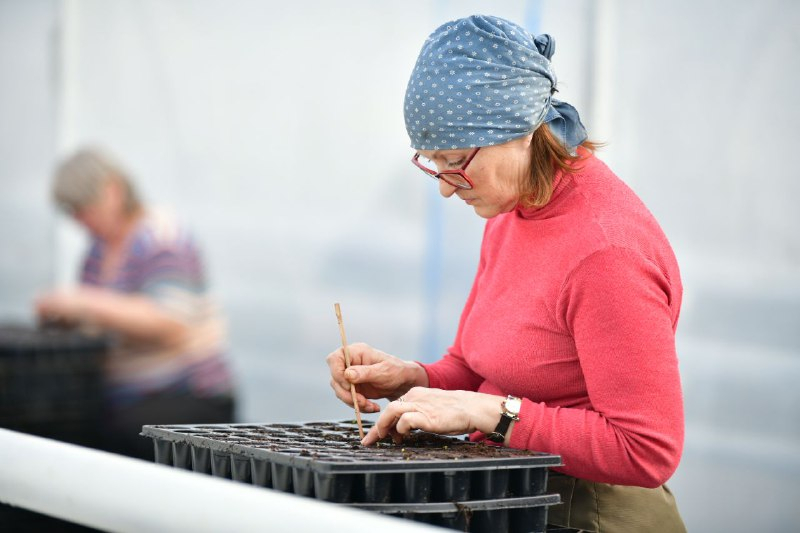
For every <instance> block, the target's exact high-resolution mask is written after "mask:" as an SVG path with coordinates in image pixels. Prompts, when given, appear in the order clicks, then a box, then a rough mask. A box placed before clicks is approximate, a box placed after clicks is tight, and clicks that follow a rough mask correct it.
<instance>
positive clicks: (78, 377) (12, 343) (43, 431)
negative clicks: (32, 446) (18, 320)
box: [0, 324, 108, 445]
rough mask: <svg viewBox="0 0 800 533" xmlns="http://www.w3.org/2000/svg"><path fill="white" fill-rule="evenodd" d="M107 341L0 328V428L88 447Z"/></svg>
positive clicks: (63, 332)
mask: <svg viewBox="0 0 800 533" xmlns="http://www.w3.org/2000/svg"><path fill="white" fill-rule="evenodd" d="M107 351H108V339H107V338H106V337H101V336H88V335H85V334H82V333H80V332H77V331H74V330H64V329H50V328H48V329H38V328H33V327H29V326H21V325H8V324H6V325H0V426H3V427H7V428H10V429H14V430H17V431H23V432H27V433H33V434H36V435H41V436H45V437H51V438H56V439H60V440H66V441H68V442H74V443H78V444H87V445H92V444H93V442H94V440H95V439H96V438H97V432H98V431H99V428H98V425H99V422H100V415H101V409H102V365H103V360H104V359H105V356H106V353H107Z"/></svg>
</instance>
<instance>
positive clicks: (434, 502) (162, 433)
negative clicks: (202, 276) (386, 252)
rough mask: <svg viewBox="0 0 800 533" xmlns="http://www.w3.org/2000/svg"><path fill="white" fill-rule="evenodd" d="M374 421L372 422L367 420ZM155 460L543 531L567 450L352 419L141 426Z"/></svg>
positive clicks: (443, 522)
mask: <svg viewBox="0 0 800 533" xmlns="http://www.w3.org/2000/svg"><path fill="white" fill-rule="evenodd" d="M370 425H371V423H370V422H365V427H369V426H370ZM142 435H143V436H145V437H149V438H151V439H153V443H154V447H155V460H156V462H157V463H160V464H164V465H170V466H174V467H177V468H183V469H187V470H193V471H195V472H201V473H205V474H211V475H213V476H216V477H222V478H228V479H233V480H234V481H240V482H244V483H251V484H253V485H258V486H262V487H268V488H272V489H276V490H280V491H284V492H292V493H295V494H298V495H302V496H307V497H312V498H318V499H321V500H326V501H330V502H335V503H338V504H343V505H348V506H352V507H357V508H360V509H368V510H371V511H376V512H379V513H384V514H388V515H394V516H399V517H403V518H410V519H413V520H417V521H421V522H426V523H430V524H435V525H439V526H444V527H448V528H452V529H458V530H461V531H473V532H492V533H497V532H503V531H508V532H514V533H516V532H526V533H528V532H544V531H545V530H546V524H547V509H548V507H549V506H551V505H555V504H558V503H560V498H559V496H558V495H557V494H545V490H546V486H547V473H548V468H549V467H553V466H559V465H560V464H561V458H560V457H559V456H557V455H550V454H544V453H537V452H529V451H523V450H513V449H510V448H503V447H499V446H490V445H485V444H477V443H472V442H468V441H465V440H464V439H459V438H455V437H443V436H440V435H433V434H430V433H424V432H415V433H412V434H411V435H409V436H407V437H406V440H405V441H404V442H403V443H402V444H400V445H397V444H394V443H392V442H391V441H388V440H384V441H381V442H379V443H378V444H377V445H376V446H371V447H364V446H361V444H360V442H359V437H358V426H357V425H356V424H355V423H354V422H349V421H347V422H308V423H303V424H215V425H171V426H144V427H143V428H142Z"/></svg>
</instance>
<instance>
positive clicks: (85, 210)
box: [74, 180, 125, 240]
mask: <svg viewBox="0 0 800 533" xmlns="http://www.w3.org/2000/svg"><path fill="white" fill-rule="evenodd" d="M74 217H75V220H76V221H77V222H78V223H80V224H81V225H82V226H83V227H85V228H86V229H87V230H88V231H89V233H91V234H92V235H94V236H95V237H97V238H99V239H102V240H109V239H111V238H113V237H114V236H115V235H116V234H117V233H118V232H119V227H120V225H121V224H122V223H123V222H124V220H125V194H124V192H123V190H122V186H121V185H120V184H119V182H117V181H116V180H108V181H106V182H105V183H103V185H102V187H101V188H100V191H99V193H98V195H97V198H96V199H95V200H94V201H92V202H91V203H89V204H88V205H86V206H84V207H82V208H81V209H79V210H78V211H77V212H76V213H75V215H74Z"/></svg>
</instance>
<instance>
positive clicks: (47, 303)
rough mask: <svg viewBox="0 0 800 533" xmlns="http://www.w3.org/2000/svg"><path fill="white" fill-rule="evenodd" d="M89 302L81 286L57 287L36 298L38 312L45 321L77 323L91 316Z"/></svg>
mask: <svg viewBox="0 0 800 533" xmlns="http://www.w3.org/2000/svg"><path fill="white" fill-rule="evenodd" d="M87 303H88V302H87V294H86V292H85V291H84V290H82V289H81V288H79V287H74V288H62V289H56V290H54V291H52V292H49V293H47V294H44V295H42V296H39V297H38V298H37V299H36V302H35V307H36V314H37V315H38V316H39V318H40V319H41V320H42V321H43V322H60V323H66V324H76V323H78V322H81V321H83V320H86V319H88V318H89V317H88V316H86V315H87V312H88V305H87Z"/></svg>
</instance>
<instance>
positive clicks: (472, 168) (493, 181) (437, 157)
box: [419, 135, 533, 219]
mask: <svg viewBox="0 0 800 533" xmlns="http://www.w3.org/2000/svg"><path fill="white" fill-rule="evenodd" d="M532 137H533V135H528V136H526V137H522V138H520V139H515V140H513V141H509V142H507V143H505V144H500V145H496V146H487V147H484V148H481V149H480V151H478V153H477V154H476V155H475V158H474V159H473V160H472V161H471V162H470V164H469V166H467V169H466V171H465V173H466V175H467V176H469V179H470V180H471V181H472V183H473V185H474V187H473V188H472V189H469V190H464V189H458V188H456V187H453V186H452V185H450V184H449V183H447V182H446V181H444V180H441V179H440V180H438V181H439V193H440V194H441V195H442V196H444V197H445V198H449V197H451V196H452V195H453V193H455V194H456V196H458V197H459V198H461V199H462V200H464V201H465V202H466V203H467V205H470V206H472V208H473V209H474V210H475V213H477V214H478V216H480V217H483V218H487V219H488V218H492V217H494V216H497V215H499V214H501V213H507V212H509V211H511V210H513V209H514V208H515V207H516V206H517V204H518V203H519V200H520V193H521V190H522V184H523V183H524V182H525V180H527V179H529V176H530V158H531V151H530V143H531V139H532ZM473 150H474V149H473V148H463V149H458V150H420V151H419V153H420V155H422V156H424V157H426V158H428V159H430V160H431V161H433V162H434V163H435V164H436V166H437V168H438V170H439V172H441V171H443V170H449V169H457V168H460V167H461V166H462V165H463V164H464V161H466V158H467V157H468V156H469V154H470V153H472V151H473Z"/></svg>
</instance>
